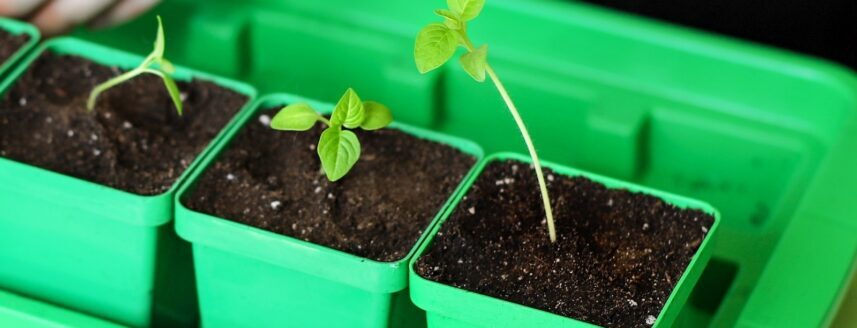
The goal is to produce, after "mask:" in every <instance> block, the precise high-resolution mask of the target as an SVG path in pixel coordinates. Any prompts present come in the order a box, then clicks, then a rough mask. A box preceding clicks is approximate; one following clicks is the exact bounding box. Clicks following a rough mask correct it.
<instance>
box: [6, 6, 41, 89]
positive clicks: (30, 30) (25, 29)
mask: <svg viewBox="0 0 857 328" xmlns="http://www.w3.org/2000/svg"><path fill="white" fill-rule="evenodd" d="M0 30H5V31H6V32H9V33H11V34H13V35H20V34H27V35H29V36H30V39H29V40H27V42H26V43H24V45H23V46H21V48H20V49H18V50H17V51H16V52H15V53H14V54H12V56H10V57H9V58H8V59H6V61H4V62H0V78H2V77H4V76H6V73H7V72H8V71H9V70H10V69H12V67H13V66H14V65H15V63H17V62H18V60H20V59H21V58H23V57H24V55H26V54H27V52H29V51H30V50H31V49H33V47H34V46H35V45H36V44H37V43H39V38H40V37H41V35H40V34H39V30H38V29H36V28H35V27H34V26H32V25H30V24H27V23H23V22H19V21H16V20H13V19H9V18H3V17H0Z"/></svg>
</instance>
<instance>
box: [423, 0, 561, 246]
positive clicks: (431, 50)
mask: <svg viewBox="0 0 857 328" xmlns="http://www.w3.org/2000/svg"><path fill="white" fill-rule="evenodd" d="M446 2H447V5H448V6H449V9H438V10H435V13H436V14H437V15H438V16H440V17H441V18H443V19H444V21H443V23H431V24H429V25H428V26H426V27H424V28H423V29H422V30H421V31H420V33H419V34H418V35H417V40H416V44H415V45H414V59H415V60H416V63H417V69H418V70H419V71H420V73H422V74H425V73H428V72H430V71H432V70H434V69H436V68H438V67H440V66H441V65H443V64H445V63H446V62H447V61H449V59H450V58H452V56H453V55H454V54H455V50H456V49H457V48H458V46H462V47H464V49H466V50H467V53H465V54H464V55H462V56H461V58H460V59H459V61H460V62H461V66H462V67H464V71H466V72H467V74H469V75H470V76H471V77H473V79H474V80H476V81H478V82H483V81H485V75H486V74H487V75H488V76H489V77H490V78H491V81H492V82H494V86H496V87H497V91H499V92H500V96H501V97H502V98H503V101H504V102H506V106H507V107H508V108H509V111H510V112H511V113H512V117H513V118H514V119H515V123H517V124H518V129H519V130H520V131H521V135H522V136H523V137H524V142H525V143H526V144H527V149H528V150H529V152H530V157H532V159H533V166H534V167H535V170H536V177H537V178H538V180H539V189H541V193H542V201H543V203H544V207H545V215H546V216H547V223H548V234H549V235H550V240H551V242H555V241H556V229H555V228H554V219H553V211H552V210H551V204H550V197H549V196H548V189H547V185H546V184H545V177H544V173H542V165H541V162H540V161H539V156H538V154H536V148H535V146H533V141H532V139H531V138H530V134H529V132H527V127H526V125H525V124H524V121H523V120H522V119H521V115H520V114H519V113H518V109H517V108H516V107H515V104H514V103H513V102H512V99H511V98H510V97H509V92H508V91H506V87H505V86H503V83H502V82H500V78H498V77H497V73H495V72H494V69H493V68H492V67H491V65H490V64H488V46H487V45H482V46H480V47H478V48H477V47H475V46H474V45H473V42H471V41H470V38H469V37H468V36H467V22H469V21H471V20H473V19H474V18H476V16H479V13H480V12H481V11H482V7H483V6H484V5H485V0H447V1H446Z"/></svg>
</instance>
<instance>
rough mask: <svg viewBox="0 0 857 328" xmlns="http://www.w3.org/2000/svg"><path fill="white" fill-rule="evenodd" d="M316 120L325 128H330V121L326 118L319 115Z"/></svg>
mask: <svg viewBox="0 0 857 328" xmlns="http://www.w3.org/2000/svg"><path fill="white" fill-rule="evenodd" d="M318 120H319V121H321V123H324V124H326V125H327V126H330V121H329V120H328V119H327V118H326V117H324V115H319V116H318Z"/></svg>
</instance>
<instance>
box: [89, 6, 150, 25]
mask: <svg viewBox="0 0 857 328" xmlns="http://www.w3.org/2000/svg"><path fill="white" fill-rule="evenodd" d="M159 2H160V0H119V3H117V4H116V5H115V6H113V8H111V9H110V10H108V11H107V13H105V14H104V15H101V16H99V17H98V18H96V19H95V20H93V21H92V23H91V24H90V26H91V27H93V28H102V27H110V26H114V25H117V24H121V23H124V22H127V21H129V20H132V19H134V18H135V17H137V16H140V15H141V14H143V13H145V12H146V11H147V10H149V9H150V8H152V7H154V6H155V5H157V4H158V3H159Z"/></svg>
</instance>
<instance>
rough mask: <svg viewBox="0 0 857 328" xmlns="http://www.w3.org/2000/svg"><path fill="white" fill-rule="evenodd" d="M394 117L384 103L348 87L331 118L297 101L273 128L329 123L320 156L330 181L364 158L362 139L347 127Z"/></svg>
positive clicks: (370, 126)
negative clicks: (365, 96)
mask: <svg viewBox="0 0 857 328" xmlns="http://www.w3.org/2000/svg"><path fill="white" fill-rule="evenodd" d="M392 121H393V115H392V114H391V113H390V110H389V109H387V107H386V106H384V105H382V104H381V103H378V102H374V101H361V100H360V97H359V96H358V95H357V92H354V89H351V88H348V90H346V91H345V94H344V95H342V98H340V99H339V102H338V103H336V107H334V108H333V113H331V114H330V119H329V120H328V119H327V118H325V117H324V116H322V115H320V114H319V113H318V112H316V111H315V110H314V109H312V107H311V106H310V105H309V104H306V103H297V104H293V105H288V106H286V107H283V109H280V111H279V112H277V115H275V116H274V118H273V119H271V128H273V129H274V130H282V131H306V130H309V129H311V128H312V127H313V126H314V125H315V123H316V122H322V123H324V124H325V125H327V129H325V130H324V131H323V132H322V133H321V138H319V140H318V147H317V151H318V158H319V159H321V167H322V168H323V169H324V173H325V174H326V175H327V179H328V180H330V181H336V180H339V179H340V178H342V177H343V176H345V174H347V173H348V171H349V170H351V167H353V166H354V164H355V163H357V160H358V159H359V158H360V141H359V140H357V135H356V134H354V132H351V131H349V130H346V129H343V128H348V129H356V128H361V129H363V130H377V129H380V128H383V127H385V126H387V125H389V124H390V122H392Z"/></svg>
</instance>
